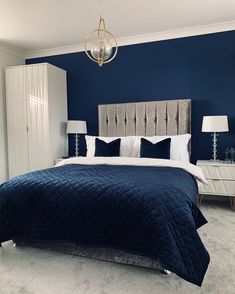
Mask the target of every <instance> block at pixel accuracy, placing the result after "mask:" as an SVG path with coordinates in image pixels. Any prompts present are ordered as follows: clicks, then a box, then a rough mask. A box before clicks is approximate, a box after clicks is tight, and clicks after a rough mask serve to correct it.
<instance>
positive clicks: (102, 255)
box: [0, 239, 171, 276]
mask: <svg viewBox="0 0 235 294" xmlns="http://www.w3.org/2000/svg"><path fill="white" fill-rule="evenodd" d="M12 242H13V246H14V247H16V246H17V247H18V246H28V247H33V248H38V249H44V250H49V251H56V252H60V253H65V254H70V255H77V256H81V257H86V258H91V259H98V260H103V261H109V262H114V263H120V264H126V265H134V266H139V267H144V268H149V269H155V270H158V271H160V273H161V274H163V275H166V276H168V275H170V274H171V272H170V271H168V270H167V269H164V268H162V267H161V266H160V264H159V263H158V262H157V261H156V260H154V259H151V258H149V257H144V256H140V255H135V254H130V253H127V252H125V251H121V250H116V249H112V248H104V247H95V248H94V247H87V246H80V245H77V244H75V243H69V242H60V243H58V242H56V243H55V242H40V241H31V240H22V239H14V240H13V241H12ZM0 244H1V243H0Z"/></svg>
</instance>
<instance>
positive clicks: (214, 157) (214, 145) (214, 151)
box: [211, 132, 219, 161]
mask: <svg viewBox="0 0 235 294" xmlns="http://www.w3.org/2000/svg"><path fill="white" fill-rule="evenodd" d="M212 136H213V138H212V159H211V161H219V159H218V158H217V137H218V136H219V134H217V133H216V132H214V133H213V134H212Z"/></svg>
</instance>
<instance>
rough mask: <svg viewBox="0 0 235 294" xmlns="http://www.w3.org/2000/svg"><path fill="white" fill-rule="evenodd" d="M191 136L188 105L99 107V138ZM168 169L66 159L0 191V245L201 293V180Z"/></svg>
mask: <svg viewBox="0 0 235 294" xmlns="http://www.w3.org/2000/svg"><path fill="white" fill-rule="evenodd" d="M190 132H191V100H189V99H181V100H168V101H153V102H143V103H128V104H125V103H124V104H110V105H100V106H99V135H100V136H106V137H114V136H120V137H123V136H133V135H134V136H153V135H156V134H157V135H179V134H185V133H190ZM189 149H190V145H189ZM169 162H170V161H169V160H151V159H149V160H148V162H147V161H146V159H135V158H122V159H121V158H112V159H111V158H99V159H89V160H88V159H87V158H72V159H68V160H67V161H65V162H64V163H62V165H61V166H58V167H55V168H51V169H47V170H42V171H36V172H33V173H29V174H26V175H22V176H19V177H16V178H14V179H12V180H10V181H8V182H7V183H5V184H3V185H2V186H1V187H0V242H4V241H7V240H11V239H13V240H14V243H15V244H16V245H18V246H20V245H27V246H33V247H38V248H44V249H49V250H57V251H61V252H64V253H70V254H75V255H80V256H85V257H90V258H97V259H102V260H107V261H112V262H119V263H125V264H132V265H138V266H144V267H150V268H155V269H160V270H163V271H165V273H166V272H167V271H166V270H170V271H173V272H175V273H176V274H177V275H179V276H180V277H182V278H184V279H185V280H187V281H189V282H192V283H194V284H196V285H199V286H200V285H201V284H202V281H203V277H204V275H205V272H206V270H207V267H208V264H209V254H208V252H207V251H206V249H205V247H204V246H203V243H202V242H201V240H200V238H199V236H198V234H197V229H198V228H199V227H200V226H202V225H203V224H205V223H206V220H205V218H204V217H203V215H202V214H201V212H200V210H199V209H198V208H197V205H196V203H197V194H198V190H197V184H196V180H197V181H202V182H203V181H204V178H203V175H202V174H201V173H200V169H198V168H197V167H195V166H193V165H191V164H184V163H180V162H176V161H174V162H173V161H171V162H170V164H169ZM143 175H144V176H143ZM156 175H157V177H156ZM182 181H183V182H184V184H183V185H182V184H181V185H179V183H182ZM159 191H161V192H159ZM159 193H160V194H159ZM78 195H79V197H77V196H78ZM156 195H158V196H159V197H156ZM117 196H118V197H117ZM153 215H154V217H153ZM58 227H59V228H60V230H58Z"/></svg>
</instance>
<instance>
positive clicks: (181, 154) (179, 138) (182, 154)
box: [132, 134, 191, 162]
mask: <svg viewBox="0 0 235 294" xmlns="http://www.w3.org/2000/svg"><path fill="white" fill-rule="evenodd" d="M141 138H145V139H146V140H148V141H150V142H151V143H157V142H160V141H162V140H164V139H167V138H171V150H170V159H172V160H179V161H184V162H189V152H188V143H189V140H190V139H191V135H190V134H184V135H176V136H152V137H143V136H136V140H135V144H134V148H133V152H132V156H133V157H140V142H141V141H140V139H141Z"/></svg>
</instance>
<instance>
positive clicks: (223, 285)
mask: <svg viewBox="0 0 235 294" xmlns="http://www.w3.org/2000/svg"><path fill="white" fill-rule="evenodd" d="M202 211H203V213H204V215H205V216H206V218H207V219H208V221H209V223H208V224H207V225H205V226H204V227H202V228H201V229H200V230H199V233H200V235H201V238H202V240H203V242H204V244H205V245H206V247H207V249H208V250H209V252H210V255H211V263H210V266H209V269H208V272H207V275H206V277H205V280H204V283H203V286H202V287H201V288H199V287H197V286H194V285H192V284H189V283H187V282H185V281H184V280H182V279H180V278H178V277H177V276H176V275H174V274H172V275H171V276H169V277H165V276H162V275H161V274H159V273H158V272H157V271H154V270H149V269H143V268H137V267H133V266H126V265H119V264H113V263H109V262H103V261H97V260H91V259H86V258H81V257H77V256H69V255H64V254H60V253H55V252H49V251H44V250H39V249H32V248H20V247H19V248H17V247H16V248H15V247H12V243H11V242H7V243H4V247H3V248H2V249H0V294H54V293H55V294H75V293H76V294H80V293H83V294H90V293H92V294H96V293H97V294H118V293H125V294H150V293H151V294H152V293H158V294H171V293H174V294H177V293H180V294H194V293H195V294H197V293H200V294H202V293H203V294H204V293H206V294H234V293H235V212H233V211H231V210H230V207H229V205H228V204H223V203H213V202H206V204H204V205H203V207H202Z"/></svg>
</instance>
